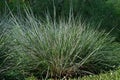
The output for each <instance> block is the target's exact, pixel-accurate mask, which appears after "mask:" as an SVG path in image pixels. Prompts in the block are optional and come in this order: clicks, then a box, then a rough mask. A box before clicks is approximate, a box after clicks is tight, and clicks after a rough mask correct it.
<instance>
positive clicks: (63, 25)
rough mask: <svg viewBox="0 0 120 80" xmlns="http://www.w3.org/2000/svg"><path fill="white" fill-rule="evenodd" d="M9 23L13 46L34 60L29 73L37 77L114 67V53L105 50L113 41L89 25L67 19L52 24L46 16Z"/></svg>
mask: <svg viewBox="0 0 120 80" xmlns="http://www.w3.org/2000/svg"><path fill="white" fill-rule="evenodd" d="M11 20H12V21H11V22H12V25H11V26H12V28H13V30H12V32H13V33H12V36H13V38H14V41H15V43H16V44H18V45H20V46H21V48H19V49H21V51H22V53H24V54H25V55H28V56H31V58H32V59H33V60H36V61H34V63H36V64H34V65H31V66H35V67H34V68H33V69H32V70H30V71H32V72H33V74H34V72H35V75H37V77H41V76H40V75H42V77H44V78H62V77H75V76H82V75H87V74H94V73H97V72H100V71H101V70H105V69H111V68H113V67H116V66H115V64H114V62H117V61H118V58H117V60H116V58H115V60H114V61H113V60H112V58H113V56H114V57H118V56H116V54H117V53H118V51H116V50H113V49H114V48H113V49H110V48H109V47H111V46H112V43H113V41H114V38H113V37H111V36H109V33H105V31H104V30H102V31H98V27H97V28H93V25H91V24H90V23H85V22H81V20H80V19H74V18H73V17H71V16H70V17H69V18H68V20H66V19H63V18H62V19H59V20H57V21H56V20H55V19H54V20H52V19H51V18H50V17H49V16H48V15H47V16H46V19H45V20H39V19H37V18H35V17H34V16H33V15H31V14H30V13H28V12H27V14H26V17H24V18H23V19H20V18H16V17H14V16H12V18H11ZM117 50H118V49H117ZM19 53H20V51H19ZM111 61H113V64H111V63H110V62H111ZM28 67H30V66H28ZM26 68H27V67H26ZM104 68H105V69H104ZM32 72H31V73H32ZM38 74H39V75H38Z"/></svg>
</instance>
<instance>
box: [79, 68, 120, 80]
mask: <svg viewBox="0 0 120 80" xmlns="http://www.w3.org/2000/svg"><path fill="white" fill-rule="evenodd" d="M78 80H79V79H78ZM80 80H120V70H116V71H110V72H108V73H104V74H102V73H101V74H99V75H93V76H92V75H91V76H86V77H83V78H82V79H80Z"/></svg>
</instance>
